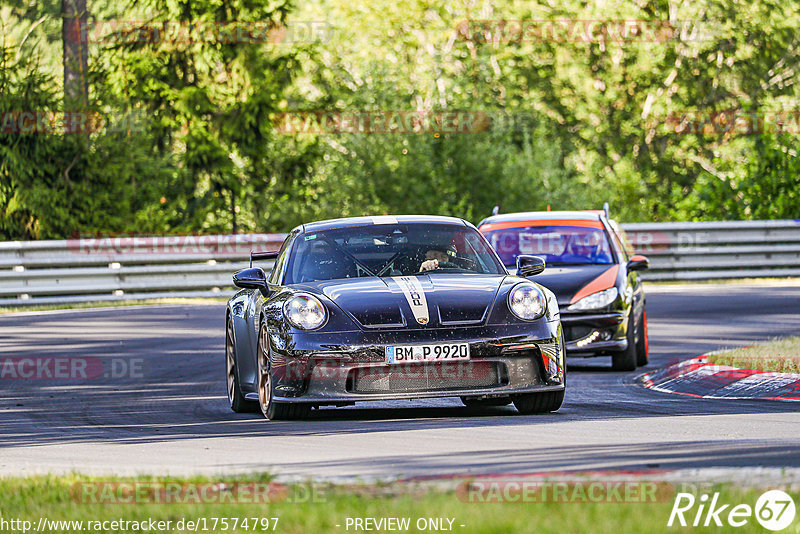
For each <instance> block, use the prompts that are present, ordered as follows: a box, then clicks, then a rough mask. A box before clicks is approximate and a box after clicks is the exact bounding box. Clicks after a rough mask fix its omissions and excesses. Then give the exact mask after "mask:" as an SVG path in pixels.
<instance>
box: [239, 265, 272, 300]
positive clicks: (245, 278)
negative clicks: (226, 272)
mask: <svg viewBox="0 0 800 534" xmlns="http://www.w3.org/2000/svg"><path fill="white" fill-rule="evenodd" d="M233 285H235V286H236V287H241V288H242V289H258V290H260V291H261V293H262V294H263V295H264V296H267V295H268V294H269V287H268V286H267V275H266V274H264V269H262V268H261V267H250V268H249V269H242V270H241V271H237V272H236V273H234V275H233Z"/></svg>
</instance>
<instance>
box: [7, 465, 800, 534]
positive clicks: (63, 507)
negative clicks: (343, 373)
mask: <svg viewBox="0 0 800 534" xmlns="http://www.w3.org/2000/svg"><path fill="white" fill-rule="evenodd" d="M484 480H488V479H484ZM256 483H258V484H262V485H267V484H269V483H270V479H269V477H268V476H260V477H255V478H253V477H250V478H248V479H243V478H230V477H228V478H224V479H213V480H212V479H208V478H197V477H196V478H187V479H180V478H161V479H156V478H137V479H131V478H89V477H84V476H37V477H29V478H6V479H0V513H1V514H2V517H1V518H0V520H6V521H9V520H22V521H29V522H30V523H29V526H31V530H33V531H35V530H36V526H37V525H39V522H40V521H41V520H42V519H41V518H45V520H46V521H47V522H48V523H46V524H47V528H46V529H45V530H44V531H45V532H81V531H83V532H85V531H92V532H134V531H137V530H136V529H134V528H131V526H130V525H129V524H128V525H124V524H120V523H117V524H112V523H110V522H111V521H129V522H141V521H151V520H153V521H156V522H158V521H162V522H167V521H169V522H170V524H169V525H168V526H167V528H166V529H159V531H161V532H184V531H185V532H190V531H198V532H282V533H298V534H299V533H304V534H305V533H327V532H332V533H336V532H342V533H346V532H356V531H360V532H365V531H371V532H387V531H393V530H394V531H398V530H399V531H405V532H432V531H436V530H446V531H451V532H463V533H473V532H485V533H517V532H519V533H523V532H537V533H538V532H544V533H546V532H553V533H564V532H592V533H603V532H608V533H618V532H663V531H668V530H671V529H670V528H668V527H667V522H668V520H669V517H670V514H671V511H672V508H673V503H674V501H675V496H676V495H677V492H678V491H685V492H689V493H692V494H694V495H696V497H697V504H696V505H695V506H694V508H692V509H691V510H690V511H688V512H686V514H685V517H686V519H687V522H688V525H689V530H691V531H692V532H712V531H713V532H718V531H720V527H716V526H710V527H708V528H703V527H699V528H698V527H692V526H691V523H692V521H694V518H695V515H696V513H697V511H698V506H699V503H700V500H699V498H700V495H702V494H706V495H708V496H709V497H713V495H714V493H719V496H718V498H717V501H718V503H720V504H730V506H729V507H728V510H730V509H731V507H732V506H735V505H737V504H746V505H749V506H750V507H751V508H752V507H755V504H756V501H757V499H758V497H759V496H760V495H761V494H762V492H763V491H764V490H763V489H752V488H751V489H745V488H741V487H737V486H735V485H732V484H721V485H714V486H711V485H707V486H704V487H702V488H700V487H698V486H697V485H685V486H684V485H681V486H680V487H678V486H676V485H675V484H667V483H664V482H660V483H655V482H647V483H648V484H658V491H654V492H652V493H637V494H636V495H638V497H636V499H635V500H634V501H633V502H631V500H630V498H628V497H625V499H626V500H627V502H619V501H616V502H607V500H608V496H609V495H615V493H614V492H613V490H609V489H608V488H610V487H611V486H609V484H611V483H612V482H610V481H606V482H602V483H603V484H606V490H604V491H601V492H599V493H598V492H594V493H593V492H592V491H591V490H590V489H589V488H590V486H589V484H590V483H591V482H590V481H585V482H571V483H565V482H561V484H571V486H568V488H567V489H566V490H565V491H564V493H563V496H562V497H561V498H558V499H554V498H552V496H553V495H555V494H556V492H555V491H551V492H550V493H547V492H542V491H541V489H539V490H536V491H533V492H531V493H522V492H517V493H509V492H508V491H505V490H501V491H499V492H498V493H496V494H495V495H496V496H500V497H502V498H504V499H507V500H508V499H512V498H514V497H516V500H514V501H513V502H491V503H486V502H480V501H478V502H474V501H475V497H474V495H473V494H470V493H469V492H468V491H465V487H464V486H459V483H450V484H444V485H442V484H427V485H424V484H417V485H411V484H402V485H399V484H386V485H346V486H334V485H320V484H315V485H313V486H312V485H303V484H295V485H290V486H282V485H273V486H270V488H271V489H270V492H271V493H268V495H272V496H273V498H271V499H270V500H269V502H263V499H262V500H260V502H252V501H253V500H254V499H253V498H252V494H248V495H251V497H248V498H247V499H244V500H246V501H247V502H242V501H243V499H242V498H241V495H242V493H241V491H239V492H238V493H237V494H236V495H238V496H239V497H238V501H239V502H224V503H218V502H216V501H219V500H222V499H220V498H219V497H214V495H215V494H214V493H213V492H211V493H205V500H204V502H203V503H198V502H197V501H196V500H195V497H193V496H192V497H190V495H196V496H203V495H204V493H203V488H209V487H216V488H220V487H222V485H224V486H225V487H226V488H227V490H224V491H228V492H231V491H233V490H232V489H231V488H236V487H242V486H243V485H246V484H250V485H252V484H256ZM476 483H477V482H474V483H473V486H474V484H476ZM537 483H538V484H545V483H544V482H542V480H541V479H537ZM628 483H629V484H630V483H631V482H628ZM638 483H639V484H642V483H645V482H643V481H638ZM170 484H172V486H170ZM236 484H239V486H236ZM461 484H463V483H461ZM551 484H556V482H551ZM580 484H583V487H582V488H581V492H580V493H576V488H578V485H580ZM170 487H172V488H173V490H170V489H169V488H170ZM131 488H133V489H131ZM140 488H143V489H141V491H140ZM163 488H166V489H167V492H166V493H162V492H161V491H160V489H163ZM174 488H180V489H179V490H174ZM191 488H194V489H195V490H196V491H194V492H192V491H190V489H191ZM554 488H555V486H552V487H551V488H550V489H551V490H553V489H554ZM123 489H126V491H123ZM170 491H172V495H173V501H172V502H168V503H161V502H158V501H159V500H161V501H163V500H168V498H167V497H166V496H167V495H170V493H169V492H170ZM224 491H223V492H221V493H224ZM786 491H787V492H788V493H789V494H790V496H792V498H793V499H794V500H795V502H797V503H800V493H799V492H797V491H792V490H786ZM221 493H220V494H221ZM548 494H549V495H551V499H550V502H540V501H541V500H546V499H543V498H542V496H543V495H548ZM209 495H210V496H211V497H209ZM261 495H263V493H262V494H261ZM470 495H473V496H472V497H470ZM483 495H484V497H487V496H489V495H492V493H491V491H489V492H488V493H487V492H484V493H483ZM523 495H527V497H525V498H523V497H522V496H523ZM592 495H594V497H592ZM598 495H600V501H599V502H598V500H597V498H598ZM618 495H622V496H625V495H627V493H626V491H625V490H623V491H621V492H620V493H619V494H618ZM642 495H648V496H652V498H642ZM531 497H533V499H532V498H531ZM487 498H488V497H487ZM131 499H133V500H134V502H133V503H128V502H127V501H130V500H131ZM593 499H594V500H593ZM121 500H125V501H126V502H120V501H121ZM553 500H555V501H556V502H552V501H553ZM208 501H212V502H208ZM533 501H536V502H533ZM726 514H727V512H726V513H724V514H722V516H721V520H722V521H723V522H724V521H726ZM245 518H247V520H248V521H247V526H246V527H245V526H244V525H245V523H243V521H244V520H245ZM253 518H256V521H253ZM274 518H277V520H278V521H277V526H276V527H274V529H273V526H274V521H275V519H274ZM357 518H360V519H362V520H363V519H366V518H374V519H375V520H377V521H380V520H381V519H382V518H400V519H405V518H407V520H408V523H407V524H408V528H405V529H404V528H394V529H392V528H387V527H389V524H388V523H384V528H380V527H379V526H378V528H374V527H375V526H376V525H375V524H372V526H373V528H370V529H366V528H361V529H357V528H355V524H354V520H355V519H357ZM223 519H225V520H226V521H225V524H227V528H225V524H223V521H222V520H223ZM704 519H705V514H703V517H702V519H701V523H702V520H704ZM237 520H238V521H237ZM430 520H433V521H430ZM52 521H82V522H83V523H82V524H81V525H77V524H72V525H69V524H66V525H65V524H61V525H58V524H54V523H52ZM90 521H93V522H96V521H99V522H101V523H99V524H91V523H89V522H90ZM181 521H182V523H180V522H181ZM188 521H193V522H194V523H193V524H192V525H190V524H189V523H188ZM234 521H237V522H238V525H236V527H235V528H234ZM104 522H108V523H104ZM0 524H2V522H1V521H0ZM401 524H402V523H401ZM100 525H102V527H101V528H97V527H98V526H100ZM254 525H255V527H256V528H253V526H254ZM431 525H439V526H440V527H446V528H438V529H437V528H431ZM712 525H713V523H712ZM7 526H8V525H7ZM18 526H20V525H19V524H18ZM214 526H216V528H214ZM421 526H422V527H424V528H420V527H421ZM724 526H725V527H727V528H728V529H730V526H729V525H727V524H725V523H724ZM57 527H60V528H57ZM92 527H94V528H92ZM672 528H673V529H675V528H677V530H686V529H685V528H684V529H681V528H680V527H678V526H677V525H676V526H673V527H672ZM6 530H11V529H6ZM142 530H143V529H142ZM723 530H725V528H723ZM735 530H736V532H742V533H745V532H763V529H762V528H761V527H760V525H759V524H758V522H757V520H756V518H755V517H750V518H749V520H748V522H747V524H746V525H744V526H743V527H740V528H736V529H735ZM18 531H22V529H18ZM150 531H151V532H153V531H154V530H150ZM784 532H792V533H795V532H800V526H798V521H797V520H796V519H795V521H794V522H793V524H792V525H791V526H790V527H789V528H788V529H786V530H784Z"/></svg>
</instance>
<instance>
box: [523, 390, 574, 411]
mask: <svg viewBox="0 0 800 534" xmlns="http://www.w3.org/2000/svg"><path fill="white" fill-rule="evenodd" d="M564 391H565V390H563V389H562V390H561V391H544V392H542V393H526V394H525V395H517V396H516V397H514V407H515V408H516V409H517V411H518V412H519V413H520V414H522V415H529V414H534V413H548V412H555V411H556V410H558V409H559V408H561V404H562V403H563V402H564Z"/></svg>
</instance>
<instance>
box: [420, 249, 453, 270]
mask: <svg viewBox="0 0 800 534" xmlns="http://www.w3.org/2000/svg"><path fill="white" fill-rule="evenodd" d="M455 254H456V251H455V247H447V248H446V249H435V248H432V249H430V250H428V252H426V253H425V261H423V262H422V265H420V267H419V272H424V271H433V270H435V269H438V268H439V264H445V263H450V264H452V263H453V259H454V257H455Z"/></svg>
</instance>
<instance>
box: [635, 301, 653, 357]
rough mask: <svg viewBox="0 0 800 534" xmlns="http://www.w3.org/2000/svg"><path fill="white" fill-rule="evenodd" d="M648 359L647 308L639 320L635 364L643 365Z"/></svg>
mask: <svg viewBox="0 0 800 534" xmlns="http://www.w3.org/2000/svg"><path fill="white" fill-rule="evenodd" d="M649 361H650V343H649V341H648V339H647V310H643V311H642V320H641V321H639V339H637V340H636V365H638V366H639V367H643V366H645V365H647V363H648V362H649Z"/></svg>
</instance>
